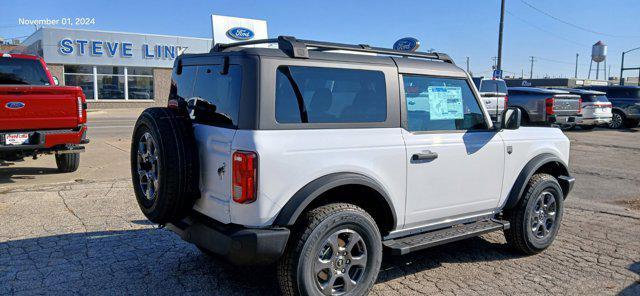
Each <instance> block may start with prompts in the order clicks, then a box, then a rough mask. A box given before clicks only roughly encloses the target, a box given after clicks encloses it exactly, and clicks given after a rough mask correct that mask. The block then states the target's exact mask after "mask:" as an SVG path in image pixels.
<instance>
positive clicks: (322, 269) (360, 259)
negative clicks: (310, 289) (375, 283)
mask: <svg viewBox="0 0 640 296" xmlns="http://www.w3.org/2000/svg"><path fill="white" fill-rule="evenodd" d="M366 268H367V246H366V244H365V242H364V240H363V239H362V237H361V236H360V235H359V234H358V233H357V232H355V231H353V230H350V229H341V230H337V231H336V232H334V233H332V234H331V235H329V237H327V239H326V240H325V241H324V242H323V243H322V246H321V247H320V250H319V252H318V256H317V258H316V260H315V261H314V264H313V272H314V275H315V279H316V284H317V287H318V289H320V291H321V292H322V294H324V295H342V294H345V293H349V292H350V291H352V290H353V289H355V288H356V286H357V285H358V284H359V283H360V282H361V281H362V280H363V278H364V272H365V269H366Z"/></svg>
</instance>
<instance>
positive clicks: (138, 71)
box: [127, 67, 153, 76]
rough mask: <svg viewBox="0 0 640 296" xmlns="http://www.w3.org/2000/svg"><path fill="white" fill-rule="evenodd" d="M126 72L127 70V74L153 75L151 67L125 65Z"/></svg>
mask: <svg viewBox="0 0 640 296" xmlns="http://www.w3.org/2000/svg"><path fill="white" fill-rule="evenodd" d="M127 72H128V74H129V75H144V76H153V69H152V68H144V67H127Z"/></svg>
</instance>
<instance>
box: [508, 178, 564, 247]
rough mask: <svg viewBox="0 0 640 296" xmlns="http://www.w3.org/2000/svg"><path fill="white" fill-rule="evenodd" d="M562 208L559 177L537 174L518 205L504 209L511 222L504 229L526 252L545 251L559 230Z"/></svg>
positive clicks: (515, 245)
mask: <svg viewBox="0 0 640 296" xmlns="http://www.w3.org/2000/svg"><path fill="white" fill-rule="evenodd" d="M563 210H564V197H563V194H562V189H561V188H560V184H558V181H557V180H556V178H554V177H553V176H551V175H549V174H536V175H534V176H533V177H531V179H530V180H529V183H528V184H527V187H526V188H525V191H524V196H523V197H522V198H521V199H520V201H519V202H518V204H517V205H516V207H515V208H513V209H511V210H509V211H507V212H505V218H506V219H507V220H508V221H509V222H510V223H511V227H510V228H509V229H507V230H505V237H506V239H507V243H509V244H510V245H511V247H512V248H514V249H515V250H516V251H518V252H520V253H523V254H526V255H533V254H536V253H539V252H541V251H543V250H544V249H546V248H548V247H549V246H550V245H551V243H552V242H553V240H554V239H555V237H556V235H557V234H558V230H559V229H560V222H561V221H562V214H563Z"/></svg>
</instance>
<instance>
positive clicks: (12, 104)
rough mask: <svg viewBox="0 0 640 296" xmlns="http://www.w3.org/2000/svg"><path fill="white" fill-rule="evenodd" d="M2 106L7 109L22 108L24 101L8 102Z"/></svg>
mask: <svg viewBox="0 0 640 296" xmlns="http://www.w3.org/2000/svg"><path fill="white" fill-rule="evenodd" d="M4 106H5V107H7V108H8V109H22V108H24V103H23V102H9V103H7V104H6V105H4Z"/></svg>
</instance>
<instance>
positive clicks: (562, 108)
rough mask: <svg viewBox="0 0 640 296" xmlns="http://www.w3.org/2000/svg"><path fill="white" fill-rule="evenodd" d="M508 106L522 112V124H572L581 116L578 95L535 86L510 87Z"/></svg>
mask: <svg viewBox="0 0 640 296" xmlns="http://www.w3.org/2000/svg"><path fill="white" fill-rule="evenodd" d="M508 106H509V107H518V108H520V109H521V110H522V113H523V121H524V122H523V125H559V126H561V127H562V126H574V125H575V124H576V121H578V120H579V118H580V117H581V116H582V114H581V112H582V108H581V99H580V96H579V95H574V94H571V93H569V92H567V91H562V90H555V89H544V88H536V87H510V88H509V102H508Z"/></svg>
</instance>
